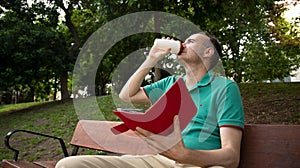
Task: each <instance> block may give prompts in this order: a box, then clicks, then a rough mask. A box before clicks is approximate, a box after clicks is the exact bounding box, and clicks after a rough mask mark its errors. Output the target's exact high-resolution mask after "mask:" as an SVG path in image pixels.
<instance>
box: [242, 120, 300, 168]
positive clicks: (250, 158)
mask: <svg viewBox="0 0 300 168" xmlns="http://www.w3.org/2000/svg"><path fill="white" fill-rule="evenodd" d="M299 140H300V125H257V124H253V125H246V127H245V133H244V135H243V142H242V149H241V161H240V167H250V166H251V167H293V168H297V167H300V143H299Z"/></svg>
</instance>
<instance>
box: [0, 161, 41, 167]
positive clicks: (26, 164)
mask: <svg viewBox="0 0 300 168" xmlns="http://www.w3.org/2000/svg"><path fill="white" fill-rule="evenodd" d="M2 167H3V168H43V167H42V166H39V165H36V164H34V163H32V162H27V161H17V162H16V161H12V160H3V161H2Z"/></svg>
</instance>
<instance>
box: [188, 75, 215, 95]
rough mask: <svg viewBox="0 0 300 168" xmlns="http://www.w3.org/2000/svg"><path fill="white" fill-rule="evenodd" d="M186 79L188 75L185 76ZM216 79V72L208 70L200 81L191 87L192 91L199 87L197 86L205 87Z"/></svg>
mask: <svg viewBox="0 0 300 168" xmlns="http://www.w3.org/2000/svg"><path fill="white" fill-rule="evenodd" d="M183 79H184V81H185V80H186V76H184V77H183ZM214 79H215V73H214V72H212V71H208V72H207V73H206V74H205V75H204V76H203V77H202V78H201V79H200V80H199V81H198V82H197V84H196V85H195V86H194V87H192V88H191V89H189V90H190V91H191V90H193V89H195V88H197V87H204V86H207V85H209V84H211V83H212V81H213V80H214Z"/></svg>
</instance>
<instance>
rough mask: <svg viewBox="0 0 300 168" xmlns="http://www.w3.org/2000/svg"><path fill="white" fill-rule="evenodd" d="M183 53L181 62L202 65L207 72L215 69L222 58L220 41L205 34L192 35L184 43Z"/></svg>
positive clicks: (180, 58)
mask: <svg viewBox="0 0 300 168" xmlns="http://www.w3.org/2000/svg"><path fill="white" fill-rule="evenodd" d="M183 47H184V50H183V53H182V54H181V55H180V56H178V59H179V61H181V60H182V61H181V62H186V63H187V64H202V65H204V66H205V68H206V69H207V70H210V69H212V68H213V67H215V66H216V65H217V63H218V61H219V58H220V57H221V56H222V49H221V45H220V43H219V41H218V40H217V39H216V38H215V37H213V36H211V35H209V34H207V33H204V32H200V33H197V34H193V35H191V36H190V37H189V38H187V39H186V40H185V42H184V43H183Z"/></svg>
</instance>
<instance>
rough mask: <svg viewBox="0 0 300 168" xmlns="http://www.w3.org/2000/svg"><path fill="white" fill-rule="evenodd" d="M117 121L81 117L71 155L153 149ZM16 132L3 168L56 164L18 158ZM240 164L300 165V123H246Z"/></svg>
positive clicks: (262, 166) (254, 166)
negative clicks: (11, 154)
mask: <svg viewBox="0 0 300 168" xmlns="http://www.w3.org/2000/svg"><path fill="white" fill-rule="evenodd" d="M118 124H119V122H109V121H92V120H81V121H79V122H78V124H77V126H76V129H75V131H74V134H73V137H72V140H71V142H70V144H72V145H73V146H74V148H73V151H72V153H71V154H70V155H77V152H78V149H79V148H82V147H83V148H89V149H95V150H101V151H109V152H113V153H119V154H144V153H152V152H153V151H152V150H151V148H149V147H148V146H147V144H146V143H145V142H144V141H142V140H141V139H139V138H137V137H136V135H135V134H134V133H133V132H132V131H127V132H126V133H123V134H119V135H113V134H111V132H110V128H111V127H113V126H116V125H118ZM13 133H14V132H10V133H8V135H7V136H6V138H5V143H6V145H7V146H8V147H9V148H10V149H12V150H14V151H15V158H14V160H3V161H2V166H3V167H4V168H12V167H15V168H17V167H20V168H24V167H30V168H41V167H54V166H55V164H56V162H57V161H44V162H43V161H39V162H27V161H19V160H17V159H18V158H17V157H18V154H17V153H18V152H17V150H16V149H13V148H12V147H11V146H10V145H9V139H10V137H11V135H12V134H13ZM42 136H43V134H42ZM46 136H47V135H46ZM49 138H55V139H57V140H58V141H59V142H60V143H61V146H62V148H63V151H64V154H65V156H68V155H69V154H68V153H67V151H66V147H65V145H64V142H63V141H62V139H61V138H57V137H52V136H49ZM239 167H241V168H247V167H251V168H268V167H272V168H277V167H280V168H282V167H288V168H299V167H300V125H264V124H247V125H246V126H245V130H244V134H243V140H242V149H241V160H240V166H239Z"/></svg>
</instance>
